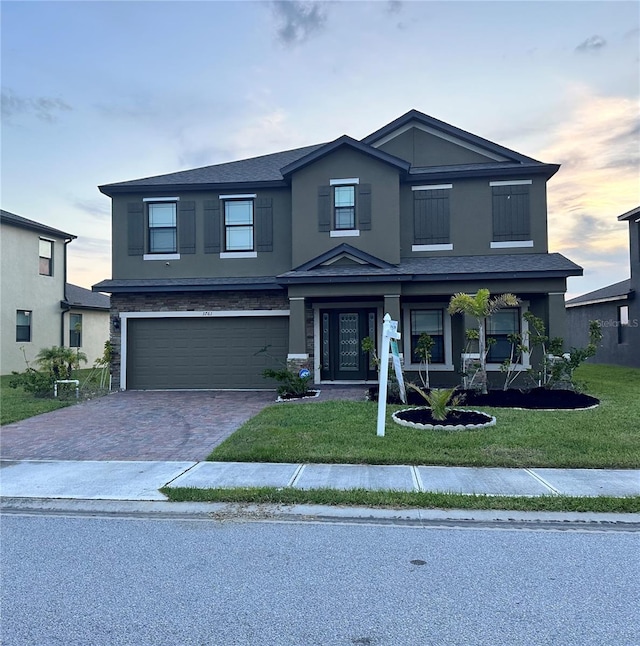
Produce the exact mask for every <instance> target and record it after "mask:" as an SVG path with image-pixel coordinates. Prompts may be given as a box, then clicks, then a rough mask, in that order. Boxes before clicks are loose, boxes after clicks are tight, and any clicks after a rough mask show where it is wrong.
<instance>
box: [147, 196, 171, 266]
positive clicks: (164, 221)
mask: <svg viewBox="0 0 640 646" xmlns="http://www.w3.org/2000/svg"><path fill="white" fill-rule="evenodd" d="M147 208H148V217H149V244H148V249H149V253H161V254H166V253H176V252H177V249H178V247H177V243H178V229H177V204H176V203H175V202H149V203H148V205H147Z"/></svg>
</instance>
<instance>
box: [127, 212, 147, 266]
mask: <svg viewBox="0 0 640 646" xmlns="http://www.w3.org/2000/svg"><path fill="white" fill-rule="evenodd" d="M144 228H145V227H144V204H143V203H142V202H130V203H129V204H127V249H128V254H129V255H130V256H141V255H142V254H143V253H144Z"/></svg>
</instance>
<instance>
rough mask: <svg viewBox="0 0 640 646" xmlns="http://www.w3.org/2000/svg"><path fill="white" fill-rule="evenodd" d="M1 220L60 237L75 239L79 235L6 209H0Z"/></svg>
mask: <svg viewBox="0 0 640 646" xmlns="http://www.w3.org/2000/svg"><path fill="white" fill-rule="evenodd" d="M0 221H1V222H4V223H6V224H13V225H15V226H17V227H22V228H23V229H32V230H33V231H38V232H40V233H44V234H45V235H47V234H48V235H50V236H56V237H59V238H70V239H72V240H73V239H75V238H76V237H77V236H74V235H73V234H72V233H67V232H66V231H61V230H60V229H55V228H53V227H50V226H47V225H46V224H42V223H40V222H36V221H35V220H29V219H28V218H23V217H22V216H21V215H16V214H15V213H10V212H9V211H5V210H4V209H2V210H0Z"/></svg>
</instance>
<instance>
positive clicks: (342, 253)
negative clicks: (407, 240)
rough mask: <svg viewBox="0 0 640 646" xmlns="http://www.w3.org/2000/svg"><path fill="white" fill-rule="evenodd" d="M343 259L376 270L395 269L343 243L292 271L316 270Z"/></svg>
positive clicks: (385, 262)
mask: <svg viewBox="0 0 640 646" xmlns="http://www.w3.org/2000/svg"><path fill="white" fill-rule="evenodd" d="M344 257H350V258H351V259H353V260H354V261H355V262H356V263H357V264H362V265H371V266H373V267H377V268H378V269H391V268H393V267H395V265H392V264H391V263H389V262H387V261H386V260H382V259H380V258H377V257H376V256H372V255H371V254H370V253H367V252H366V251H362V250H361V249H357V248H356V247H353V246H351V245H350V244H347V243H346V242H343V243H342V244H339V245H337V246H336V247H334V248H333V249H329V251H325V253H323V254H320V255H319V256H316V257H315V258H312V259H311V260H309V261H307V262H305V263H304V264H302V265H300V266H299V267H296V268H295V269H294V271H308V270H310V269H317V268H318V267H320V266H322V265H328V264H331V263H332V261H335V260H339V259H341V258H344Z"/></svg>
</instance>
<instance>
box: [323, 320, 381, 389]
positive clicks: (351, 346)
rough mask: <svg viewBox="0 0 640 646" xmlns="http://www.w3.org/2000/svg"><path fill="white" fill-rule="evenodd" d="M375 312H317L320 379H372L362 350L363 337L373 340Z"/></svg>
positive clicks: (372, 373) (370, 367)
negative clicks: (320, 363) (319, 322)
mask: <svg viewBox="0 0 640 646" xmlns="http://www.w3.org/2000/svg"><path fill="white" fill-rule="evenodd" d="M375 317H376V314H375V310H367V309H349V310H347V309H344V310H322V311H321V312H320V321H321V325H320V330H321V338H320V345H321V355H322V365H321V371H320V377H321V379H323V380H330V381H333V380H336V381H338V380H340V381H343V380H354V381H356V380H365V379H375V378H376V376H377V373H376V370H375V366H374V365H373V364H372V363H371V362H370V358H369V356H368V355H367V354H365V353H364V352H363V351H362V339H364V337H365V336H372V337H373V338H375V335H376V326H375Z"/></svg>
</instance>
